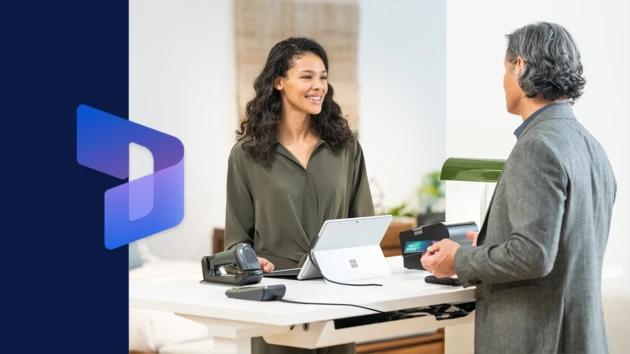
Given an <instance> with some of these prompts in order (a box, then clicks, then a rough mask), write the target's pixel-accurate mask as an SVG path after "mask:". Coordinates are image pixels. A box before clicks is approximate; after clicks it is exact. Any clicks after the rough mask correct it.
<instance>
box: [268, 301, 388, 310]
mask: <svg viewBox="0 0 630 354" xmlns="http://www.w3.org/2000/svg"><path fill="white" fill-rule="evenodd" d="M278 301H282V302H288V303H291V304H300V305H330V306H352V307H358V308H361V309H365V310H370V311H374V312H378V313H386V312H384V311H380V310H376V309H373V308H369V307H365V306H361V305H353V304H335V303H326V302H304V301H293V300H287V299H280V300H278Z"/></svg>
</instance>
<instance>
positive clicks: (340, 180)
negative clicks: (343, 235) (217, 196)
mask: <svg viewBox="0 0 630 354" xmlns="http://www.w3.org/2000/svg"><path fill="white" fill-rule="evenodd" d="M242 143H243V141H242V140H241V141H239V142H238V143H236V144H235V145H234V147H233V148H232V151H231V153H230V157H229V160H228V176H227V213H226V219H225V249H229V248H232V247H234V246H235V245H236V244H238V243H241V242H246V243H249V244H250V245H252V247H253V248H254V250H255V251H256V254H257V255H258V256H259V257H263V258H267V259H268V260H269V261H271V262H272V263H273V264H274V265H275V269H277V270H279V269H287V268H295V267H297V266H301V265H302V263H303V262H304V259H305V254H306V253H307V252H308V251H309V248H310V243H311V240H312V239H313V237H315V236H317V234H318V233H319V231H320V228H321V226H322V225H323V223H324V221H326V220H329V219H343V218H349V217H358V216H372V215H374V204H373V202H372V196H371V193H370V187H369V185H368V176H367V173H366V167H365V160H364V157H363V150H362V148H361V145H360V144H359V142H358V141H356V140H355V142H354V143H353V144H352V145H351V146H350V147H348V148H345V149H343V150H341V151H339V152H338V154H337V155H333V153H332V150H331V148H330V146H329V145H328V143H327V142H325V141H324V140H322V139H320V140H319V142H318V143H317V145H316V146H315V149H314V150H313V153H312V154H311V157H310V160H309V162H308V164H307V168H306V169H305V168H304V167H303V166H302V164H301V163H300V162H299V161H298V160H297V159H296V158H295V156H293V154H291V152H289V150H288V149H286V148H285V147H284V146H283V145H282V144H280V143H279V142H278V141H277V139H275V138H274V140H273V146H272V149H271V155H270V156H271V165H270V167H265V166H263V165H262V164H260V163H257V162H255V161H254V160H253V159H252V158H251V157H250V155H249V154H248V153H247V152H245V151H244V150H243V149H242ZM348 237H352V235H348Z"/></svg>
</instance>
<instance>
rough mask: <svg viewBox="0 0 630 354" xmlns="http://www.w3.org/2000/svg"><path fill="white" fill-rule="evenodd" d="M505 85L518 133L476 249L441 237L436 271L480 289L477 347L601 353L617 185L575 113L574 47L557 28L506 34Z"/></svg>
mask: <svg viewBox="0 0 630 354" xmlns="http://www.w3.org/2000/svg"><path fill="white" fill-rule="evenodd" d="M507 39H508V45H507V51H506V56H505V63H504V64H505V75H504V82H503V85H504V89H505V97H506V106H507V110H508V112H510V113H512V114H515V115H519V116H521V117H522V119H523V123H522V125H521V126H520V127H519V128H518V129H517V130H516V132H515V135H516V138H517V142H516V144H515V146H514V148H513V150H512V152H511V154H510V156H509V157H508V159H507V161H506V163H505V166H504V168H503V171H502V174H501V176H500V177H499V181H498V182H497V186H496V189H495V193H494V196H493V198H492V202H491V203H490V206H489V209H488V212H487V215H486V218H485V220H484V223H483V226H482V228H481V230H480V231H479V234H478V235H477V234H476V235H473V234H469V235H467V236H469V238H471V239H473V238H474V243H473V247H465V246H462V247H460V246H459V244H457V243H455V242H453V241H451V240H443V241H440V242H438V243H436V244H434V246H432V247H431V248H430V249H429V251H428V252H427V253H426V254H425V255H424V256H423V257H422V264H423V266H424V267H425V268H426V269H427V270H429V271H430V272H432V273H434V274H435V275H436V276H438V277H448V276H453V275H457V276H458V278H459V280H460V282H461V283H462V285H463V286H464V287H469V286H476V287H477V288H476V315H475V322H476V325H475V352H476V353H483V354H488V353H501V354H503V353H598V354H599V353H606V352H608V341H607V336H606V329H605V324H604V314H603V309H602V299H601V274H602V263H603V257H604V251H605V248H606V242H607V239H608V232H609V227H610V220H611V214H612V207H613V203H614V201H615V196H616V192H617V185H616V180H615V177H614V175H613V171H612V168H611V166H610V163H609V161H608V158H607V156H606V154H605V152H604V150H603V149H602V147H601V146H600V144H599V143H598V142H597V140H596V139H595V138H594V137H593V136H592V135H591V134H589V132H588V131H587V130H586V129H585V128H584V127H583V126H582V125H581V124H580V123H579V122H578V121H577V120H576V118H575V116H574V115H573V111H572V104H573V103H574V102H575V100H576V99H577V98H579V97H580V96H581V95H582V91H583V88H584V85H585V80H584V79H583V78H582V76H581V75H582V64H581V62H580V54H579V51H578V49H577V46H576V44H575V43H574V41H573V39H572V37H571V35H570V34H569V33H568V32H567V31H566V30H565V29H564V28H562V27H561V26H559V25H556V24H552V23H536V24H532V25H528V26H525V27H523V28H521V29H518V30H516V31H515V32H513V33H512V34H510V35H508V36H507Z"/></svg>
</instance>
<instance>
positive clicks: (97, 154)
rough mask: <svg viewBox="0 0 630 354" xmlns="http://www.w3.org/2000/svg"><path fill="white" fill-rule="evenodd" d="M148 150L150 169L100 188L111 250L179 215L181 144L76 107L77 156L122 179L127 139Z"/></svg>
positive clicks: (84, 163)
mask: <svg viewBox="0 0 630 354" xmlns="http://www.w3.org/2000/svg"><path fill="white" fill-rule="evenodd" d="M131 143H134V144H138V145H142V146H144V147H146V148H147V149H148V150H149V151H151V153H152V154H153V161H154V166H153V173H152V174H149V175H147V176H144V177H141V178H138V179H136V180H133V181H131V182H128V183H124V184H122V185H119V186H117V187H114V188H111V189H109V190H107V191H105V215H104V217H105V247H107V248H108V249H110V250H112V249H115V248H117V247H120V246H124V245H126V244H129V243H131V242H134V241H137V240H139V239H141V238H144V237H147V236H151V235H153V234H156V233H158V232H161V231H164V230H167V229H170V228H172V227H175V226H177V225H179V223H180V222H181V221H182V220H183V218H184V145H183V144H182V143H181V141H179V139H177V138H175V137H173V136H170V135H167V134H164V133H162V132H159V131H157V130H154V129H151V128H148V127H145V126H143V125H140V124H137V123H134V122H131V121H128V120H126V119H122V118H120V117H117V116H115V115H112V114H109V113H106V112H103V111H100V110H98V109H95V108H92V107H90V106H86V105H80V106H79V107H78V108H77V162H78V163H79V164H80V165H82V166H85V167H88V168H91V169H93V170H96V171H99V172H102V173H105V174H108V175H110V176H114V177H117V178H120V179H122V180H125V179H127V178H129V144H131Z"/></svg>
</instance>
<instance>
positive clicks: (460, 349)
mask: <svg viewBox="0 0 630 354" xmlns="http://www.w3.org/2000/svg"><path fill="white" fill-rule="evenodd" d="M469 316H470V315H469ZM474 352H475V324H474V323H467V324H462V325H458V326H449V327H446V328H445V329H444V354H472V353H474Z"/></svg>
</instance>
